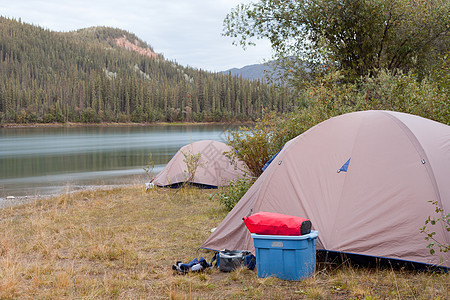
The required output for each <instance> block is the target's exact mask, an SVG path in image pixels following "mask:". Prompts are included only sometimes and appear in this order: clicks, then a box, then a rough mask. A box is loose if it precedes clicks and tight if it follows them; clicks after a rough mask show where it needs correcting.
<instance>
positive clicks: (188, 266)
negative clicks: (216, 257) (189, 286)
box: [172, 257, 212, 274]
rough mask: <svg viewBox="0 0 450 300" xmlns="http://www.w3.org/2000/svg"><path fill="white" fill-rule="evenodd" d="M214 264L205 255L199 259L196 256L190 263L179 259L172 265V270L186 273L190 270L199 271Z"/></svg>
mask: <svg viewBox="0 0 450 300" xmlns="http://www.w3.org/2000/svg"><path fill="white" fill-rule="evenodd" d="M211 266H212V264H210V263H208V262H207V261H206V260H205V259H204V258H203V257H200V259H199V260H197V258H194V259H193V260H191V261H190V262H188V263H185V264H183V263H182V262H181V261H177V262H176V263H175V264H174V265H172V270H174V271H177V272H178V273H180V274H186V273H188V272H198V271H203V270H205V269H208V268H210V267H211Z"/></svg>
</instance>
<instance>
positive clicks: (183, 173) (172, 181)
mask: <svg viewBox="0 0 450 300" xmlns="http://www.w3.org/2000/svg"><path fill="white" fill-rule="evenodd" d="M230 151H235V150H234V149H233V148H232V147H231V146H228V145H226V144H224V143H222V142H218V141H213V140H203V141H198V142H194V143H191V144H189V145H186V146H183V147H182V148H181V149H180V150H178V152H177V153H176V154H175V155H174V156H173V157H172V159H171V160H170V161H169V163H168V164H167V165H166V167H164V169H163V170H162V171H161V172H160V173H159V174H158V175H156V177H155V178H154V179H153V180H152V182H151V183H152V184H154V185H156V186H159V187H175V188H176V187H179V186H180V185H182V184H184V183H185V182H186V180H188V179H190V184H193V185H197V186H199V187H202V188H217V187H219V186H224V185H227V184H229V182H230V181H231V180H233V179H236V178H238V177H240V176H243V175H244V173H245V171H246V170H247V169H246V167H245V165H244V163H242V162H241V161H237V162H236V165H233V164H231V162H230V159H229V158H228V157H226V156H225V155H224V152H230ZM198 154H200V159H199V161H198V167H197V169H196V170H195V174H194V176H193V178H189V177H190V176H191V175H192V174H189V172H188V167H187V164H186V160H187V158H189V156H190V157H193V156H195V155H198Z"/></svg>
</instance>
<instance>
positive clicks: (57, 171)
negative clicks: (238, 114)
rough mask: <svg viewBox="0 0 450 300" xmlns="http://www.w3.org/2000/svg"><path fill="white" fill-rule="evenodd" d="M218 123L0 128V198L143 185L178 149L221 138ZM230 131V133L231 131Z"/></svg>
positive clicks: (222, 132)
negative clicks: (149, 170) (146, 168)
mask: <svg viewBox="0 0 450 300" xmlns="http://www.w3.org/2000/svg"><path fill="white" fill-rule="evenodd" d="M228 128H229V127H225V126H218V125H189V126H147V127H144V126H142V127H130V126H126V127H74V128H0V198H2V197H3V198H4V197H6V196H9V195H13V196H25V195H28V196H34V195H45V194H53V193H59V192H62V191H64V190H67V189H77V188H83V187H87V186H98V185H111V184H129V183H138V182H140V183H143V182H145V180H146V178H147V176H146V174H145V172H144V170H143V169H142V167H143V166H145V165H146V164H148V163H149V158H150V153H151V154H152V160H153V162H154V164H155V170H154V172H155V173H157V172H159V171H160V170H161V169H162V168H163V166H164V165H165V164H166V163H167V162H168V161H169V160H170V158H171V157H172V156H173V155H174V154H175V152H176V151H177V150H178V149H179V148H180V147H181V146H183V145H185V144H188V143H190V142H195V141H199V140H204V139H214V140H219V141H224V140H225V133H224V131H225V130H226V129H228ZM235 128H236V127H233V128H231V129H235Z"/></svg>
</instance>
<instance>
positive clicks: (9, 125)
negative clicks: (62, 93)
mask: <svg viewBox="0 0 450 300" xmlns="http://www.w3.org/2000/svg"><path fill="white" fill-rule="evenodd" d="M253 124H255V122H250V121H249V122H153V123H107V122H103V123H74V122H67V123H5V124H0V128H36V127H39V128H60V127H111V126H113V127H124V126H130V127H146V126H186V125H189V126H192V125H194V126H196V125H199V126H202V125H203V126H208V125H225V126H226V125H230V126H251V125H253Z"/></svg>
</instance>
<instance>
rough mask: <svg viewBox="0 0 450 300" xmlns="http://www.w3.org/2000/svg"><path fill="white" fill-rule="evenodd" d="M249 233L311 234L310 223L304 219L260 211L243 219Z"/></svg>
mask: <svg viewBox="0 0 450 300" xmlns="http://www.w3.org/2000/svg"><path fill="white" fill-rule="evenodd" d="M243 220H244V223H245V226H247V228H248V230H249V231H250V232H251V233H257V234H265V235H302V234H308V233H310V232H311V221H310V220H308V219H305V218H301V217H296V216H290V215H283V214H278V213H272V212H265V211H260V212H258V213H256V214H253V215H251V216H249V217H244V218H243Z"/></svg>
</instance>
